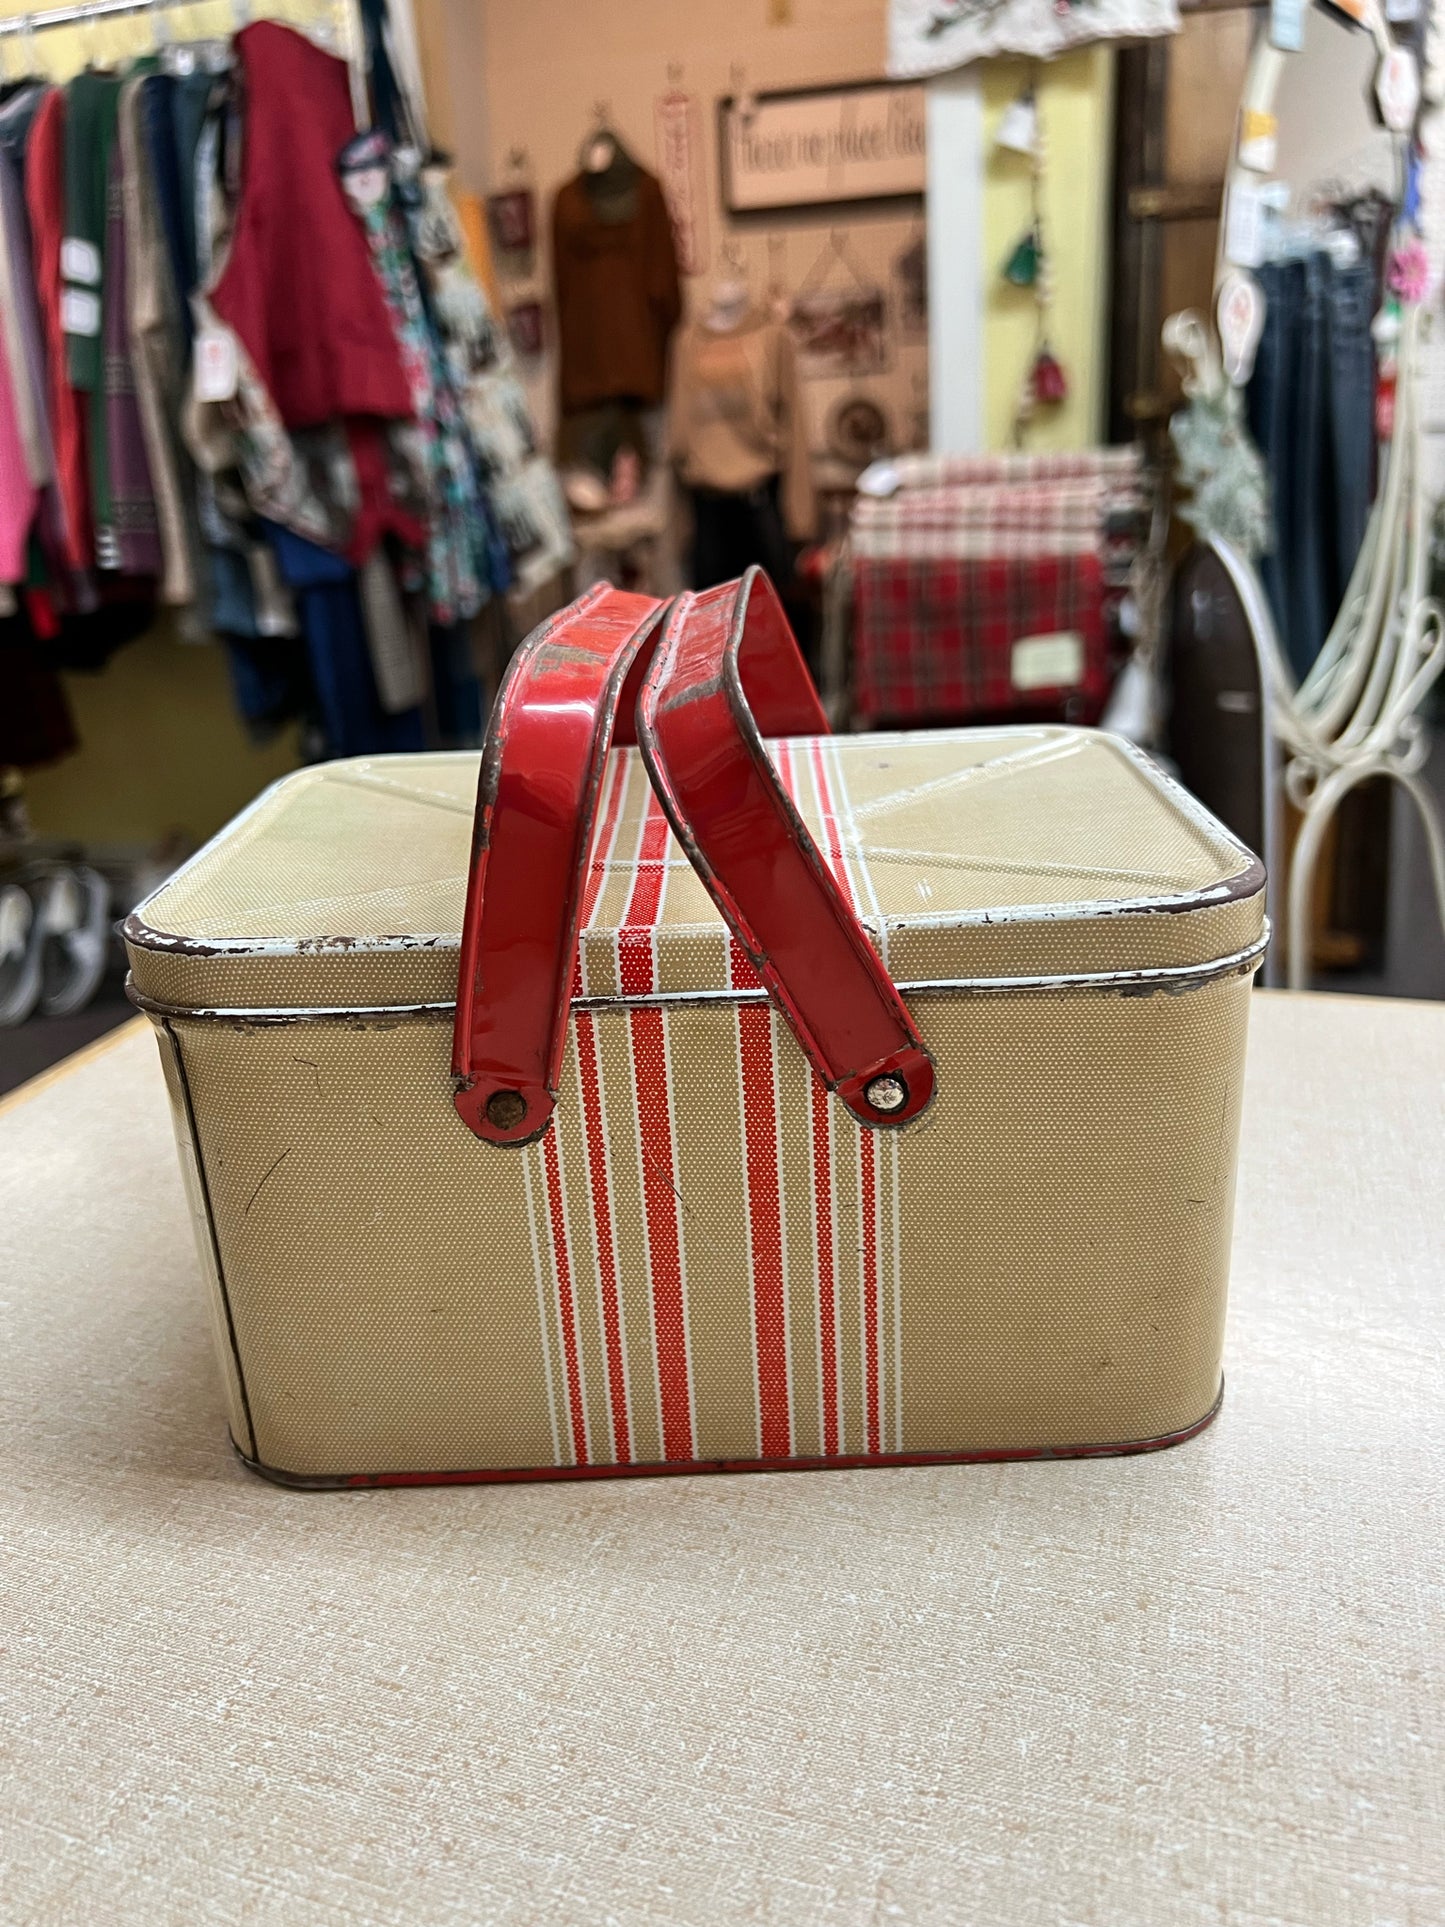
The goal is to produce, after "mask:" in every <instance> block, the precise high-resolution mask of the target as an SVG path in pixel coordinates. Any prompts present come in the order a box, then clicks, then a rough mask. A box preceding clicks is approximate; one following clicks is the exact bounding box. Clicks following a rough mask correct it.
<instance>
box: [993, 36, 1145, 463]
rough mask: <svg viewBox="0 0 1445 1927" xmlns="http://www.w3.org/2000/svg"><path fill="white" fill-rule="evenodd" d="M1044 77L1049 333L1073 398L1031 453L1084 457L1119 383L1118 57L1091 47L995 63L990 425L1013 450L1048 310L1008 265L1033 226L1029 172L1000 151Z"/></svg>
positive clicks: (1032, 443) (1052, 416) (1030, 440)
mask: <svg viewBox="0 0 1445 1927" xmlns="http://www.w3.org/2000/svg"><path fill="white" fill-rule="evenodd" d="M1031 73H1034V74H1035V77H1036V82H1037V86H1036V91H1037V95H1038V102H1039V125H1040V129H1041V131H1042V134H1043V139H1044V177H1043V189H1042V205H1043V219H1044V237H1045V241H1046V243H1047V245H1048V248H1049V253H1050V256H1051V259H1052V263H1053V290H1052V302H1051V307H1050V313H1049V323H1048V326H1049V335H1050V339H1051V342H1052V346H1053V350H1054V353H1055V354H1056V355H1057V356H1058V358H1059V360H1060V361H1061V362H1062V364H1063V367H1064V372H1065V374H1066V375H1067V376H1068V379H1069V394H1068V398H1067V399H1066V400H1065V401H1064V402H1063V403H1061V404H1060V405H1059V406H1058V407H1057V408H1048V409H1040V410H1039V411H1038V413H1037V414H1036V415H1035V417H1034V420H1033V422H1032V424H1031V425H1030V428H1029V431H1028V437H1027V446H1028V447H1030V448H1082V447H1086V446H1087V445H1088V444H1089V443H1090V442H1093V441H1096V440H1098V438H1099V436H1100V434H1101V432H1102V424H1103V419H1104V408H1105V401H1106V396H1105V383H1106V380H1107V376H1108V345H1107V343H1106V341H1105V338H1104V331H1105V328H1106V327H1107V326H1108V300H1107V294H1108V289H1107V275H1106V268H1107V264H1108V259H1109V231H1108V230H1109V192H1110V178H1109V156H1110V142H1111V139H1112V126H1111V122H1112V117H1113V99H1114V56H1113V53H1112V51H1111V50H1110V49H1109V48H1107V47H1103V46H1097V47H1084V48H1080V49H1079V50H1078V51H1077V52H1075V53H1071V54H1065V55H1064V56H1063V57H1062V58H1060V59H1058V60H1054V61H1050V62H1048V63H1047V64H1046V65H1045V66H1043V67H1040V68H1038V69H1037V70H1034V69H1031V68H1030V66H1029V64H1028V63H1027V62H1024V61H1017V60H995V61H990V62H988V64H987V65H986V67H985V68H984V75H983V112H984V133H985V140H986V143H987V146H988V150H989V152H988V161H987V168H988V174H987V184H986V187H985V191H984V203H983V221H984V232H983V248H984V265H985V285H986V286H987V287H988V290H989V293H988V315H987V322H986V326H985V331H984V344H985V354H986V357H987V369H988V386H987V392H986V395H985V406H984V425H985V434H986V437H987V440H988V445H989V447H990V448H1003V447H1006V446H1007V445H1008V444H1009V441H1010V439H1011V430H1012V425H1013V418H1014V409H1015V407H1016V404H1017V400H1018V394H1019V390H1020V388H1021V386H1022V384H1023V381H1024V379H1025V377H1026V375H1027V373H1028V370H1029V368H1030V367H1031V366H1032V364H1033V357H1034V342H1035V335H1036V330H1037V312H1036V309H1035V306H1034V301H1033V295H1032V291H1031V290H1029V289H1025V288H1015V287H1012V286H1011V285H1010V284H1009V283H1008V282H1006V281H1005V280H1004V278H1003V273H1002V269H1003V264H1004V262H1005V261H1006V260H1007V259H1008V257H1009V256H1010V254H1012V252H1013V250H1014V246H1015V244H1016V243H1017V241H1018V240H1019V237H1020V236H1021V235H1022V234H1023V233H1024V232H1025V231H1026V230H1027V228H1028V226H1029V223H1030V220H1031V218H1032V208H1033V196H1032V192H1031V186H1030V170H1029V163H1028V161H1027V160H1025V159H1024V158H1023V157H1022V156H1021V155H1017V154H1011V153H1006V152H1003V151H1001V150H1000V149H998V148H996V147H995V146H994V133H995V130H996V129H997V127H998V123H999V119H1000V117H1001V116H1002V115H1003V113H1004V112H1005V110H1006V109H1007V108H1008V107H1009V106H1010V105H1011V104H1012V102H1013V101H1014V100H1016V99H1017V97H1018V95H1019V94H1020V93H1021V92H1022V91H1023V89H1024V87H1025V86H1026V85H1027V84H1028V81H1029V78H1030V75H1031Z"/></svg>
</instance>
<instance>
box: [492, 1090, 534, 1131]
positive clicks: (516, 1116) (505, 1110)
mask: <svg viewBox="0 0 1445 1927" xmlns="http://www.w3.org/2000/svg"><path fill="white" fill-rule="evenodd" d="M526 1115H527V1100H526V1098H525V1097H523V1095H522V1093H521V1092H520V1091H493V1092H492V1094H491V1096H490V1097H489V1098H488V1099H487V1122H488V1124H490V1125H492V1126H493V1128H494V1129H495V1130H498V1131H513V1130H515V1129H516V1127H517V1126H518V1125H519V1124H520V1123H521V1121H522V1119H523V1118H524V1117H525V1116H526Z"/></svg>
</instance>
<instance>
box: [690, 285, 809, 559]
mask: <svg viewBox="0 0 1445 1927" xmlns="http://www.w3.org/2000/svg"><path fill="white" fill-rule="evenodd" d="M669 446H670V449H671V452H672V458H673V461H674V462H675V463H676V465H677V469H678V472H679V474H680V475H681V476H682V479H683V480H684V481H685V482H686V483H687V484H688V486H689V487H691V488H712V489H721V490H723V491H724V492H725V493H727V494H734V495H744V494H746V493H747V492H748V491H749V490H750V489H754V488H757V487H758V485H759V484H760V483H761V482H765V481H767V480H768V478H769V477H770V476H773V475H779V476H781V477H782V509H783V521H784V523H785V524H786V526H787V531H788V534H789V535H790V536H792V538H793V539H794V541H798V542H803V541H806V540H807V539H808V537H809V536H811V535H812V534H813V532H814V528H815V524H816V519H817V503H816V500H815V498H814V494H813V471H812V465H811V463H810V461H809V457H808V424H807V415H806V409H805V407H804V404H803V396H802V390H801V388H800V385H799V381H798V364H797V356H796V354H795V352H794V349H793V340H792V336H791V335H790V334H789V333H788V331H787V328H786V327H785V326H784V325H783V324H782V323H781V322H779V321H775V320H774V319H773V318H772V316H771V315H768V314H766V313H764V312H763V311H762V310H761V309H751V310H749V312H748V313H747V314H745V315H744V316H743V318H742V320H741V321H740V322H739V323H738V325H737V326H736V327H735V328H731V329H727V330H724V331H719V330H718V329H715V328H710V327H709V326H708V325H707V324H706V322H700V321H694V322H690V323H689V324H688V326H687V327H686V328H684V329H683V331H682V333H681V334H680V335H679V337H678V339H677V342H676V344H675V346H674V348H673V361H672V401H671V409H670V417H669Z"/></svg>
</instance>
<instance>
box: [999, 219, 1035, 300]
mask: <svg viewBox="0 0 1445 1927" xmlns="http://www.w3.org/2000/svg"><path fill="white" fill-rule="evenodd" d="M1043 252H1044V251H1043V244H1042V243H1041V241H1040V240H1039V231H1038V229H1037V228H1036V227H1031V228H1030V229H1029V231H1028V233H1027V234H1025V235H1023V236H1022V237H1021V238H1020V240H1019V241H1018V242H1017V243H1016V244H1015V247H1014V251H1013V253H1012V254H1011V255H1010V256H1009V258H1008V260H1007V261H1006V262H1005V263H1004V270H1003V278H1004V280H1005V281H1007V282H1008V283H1009V285H1010V286H1011V287H1015V288H1031V287H1032V286H1033V285H1034V283H1035V282H1036V281H1037V280H1038V278H1039V268H1040V266H1041V265H1042V262H1043Z"/></svg>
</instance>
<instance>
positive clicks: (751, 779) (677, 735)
mask: <svg viewBox="0 0 1445 1927" xmlns="http://www.w3.org/2000/svg"><path fill="white" fill-rule="evenodd" d="M790 655H791V658H792V661H793V662H794V663H795V664H796V665H797V668H798V669H799V670H801V671H802V673H803V674H804V675H805V676H806V673H807V672H806V670H804V669H803V665H802V661H801V658H800V657H799V656H798V650H797V644H796V643H795V642H794V641H793V639H792V634H791V632H790V630H789V628H788V622H787V618H786V616H785V615H784V614H783V610H782V606H781V605H780V603H779V602H778V599H777V596H776V594H775V593H774V591H773V588H772V585H771V584H770V583H769V581H768V579H767V577H766V576H765V575H764V574H763V573H762V571H761V570H759V569H750V570H749V571H748V573H747V574H746V575H745V576H744V577H743V579H742V581H741V582H733V583H729V584H728V585H727V586H726V587H725V588H722V589H714V590H710V591H709V592H708V593H706V594H704V595H683V596H679V598H678V599H677V601H676V602H675V603H674V604H673V606H672V610H671V612H670V614H669V616H668V618H667V621H666V623H665V625H664V627H663V631H662V637H661V640H660V642H659V643H658V644H657V645H656V648H655V653H654V655H653V660H652V666H651V669H650V671H649V672H648V675H647V678H646V681H645V682H644V683H643V686H642V695H641V698H640V700H639V704H638V728H637V735H638V741H639V743H640V745H641V748H642V754H643V757H644V759H645V761H646V763H647V768H648V772H649V774H650V775H651V777H652V782H653V787H654V789H655V790H656V791H657V794H658V798H659V800H660V801H661V803H662V806H663V808H664V810H665V811H666V812H667V816H668V819H669V821H670V822H671V824H672V828H673V832H674V834H675V835H676V837H677V839H678V841H679V842H680V843H681V844H682V846H683V848H684V849H685V850H686V851H687V854H688V856H689V858H690V859H691V861H692V865H693V868H694V869H695V870H696V871H697V873H698V875H699V876H700V877H701V878H702V880H703V882H704V883H705V884H706V885H707V888H708V891H709V893H710V895H711V896H712V899H713V902H714V903H715V904H716V905H717V907H718V909H719V910H720V911H721V912H722V914H723V916H724V917H725V918H726V920H727V922H728V925H729V926H730V928H731V929H732V931H733V934H734V935H735V936H736V937H737V939H738V941H739V943H740V944H741V945H742V946H743V948H744V950H745V951H746V952H747V954H748V956H749V957H750V958H751V960H752V962H753V964H754V966H755V968H756V969H757V971H758V974H759V975H760V976H761V978H762V980H763V982H764V983H765V984H766V986H767V988H768V992H769V995H770V996H771V997H772V999H773V1001H774V1003H775V1004H776V1005H777V1006H778V1008H779V1009H780V1010H781V1011H782V1013H783V1015H784V1016H785V1017H786V1018H787V1021H788V1023H789V1025H790V1026H791V1028H792V1031H793V1035H794V1036H795V1037H796V1038H797V1040H798V1042H799V1043H800V1044H801V1045H802V1047H803V1049H804V1051H805V1052H806V1053H807V1056H808V1060H809V1062H810V1063H811V1064H812V1066H813V1068H814V1070H816V1071H817V1073H818V1075H819V1077H821V1078H822V1079H823V1081H824V1083H825V1084H827V1086H828V1087H829V1089H830V1090H834V1091H836V1092H837V1094H838V1096H839V1097H840V1098H841V1099H842V1101H843V1103H844V1104H845V1105H846V1106H847V1108H848V1109H849V1110H850V1111H851V1112H852V1114H853V1116H854V1117H856V1118H857V1119H858V1121H859V1122H860V1123H862V1124H869V1125H899V1124H907V1123H910V1122H911V1121H912V1120H913V1119H914V1118H915V1117H917V1116H918V1115H919V1114H920V1112H922V1111H923V1110H924V1109H925V1108H926V1107H927V1105H928V1103H929V1100H930V1099H931V1098H932V1096H933V1060H932V1058H931V1057H930V1056H929V1054H928V1052H927V1051H926V1050H925V1049H924V1047H923V1041H922V1039H921V1038H920V1036H919V1034H918V1031H917V1028H916V1027H915V1025H914V1022H913V1019H912V1018H911V1017H910V1016H909V1014H908V1009H907V1006H906V1005H905V1004H904V1002H903V999H902V998H901V997H900V996H899V994H898V991H897V989H896V988H895V986H894V984H893V980H892V979H891V978H890V977H889V975H888V972H887V971H886V970H885V969H884V967H883V965H882V962H881V961H880V960H879V957H878V955H877V952H876V951H875V950H874V949H873V946H872V944H870V943H869V941H868V937H867V933H866V932H865V931H864V929H863V926H862V925H861V924H860V923H859V921H858V919H857V917H856V916H855V915H854V913H853V910H852V908H851V906H850V905H849V904H848V902H847V901H846V899H845V898H844V896H843V892H842V890H841V889H840V887H839V884H838V881H837V879H836V878H835V877H834V875H833V872H832V871H831V870H830V869H829V868H828V865H827V864H826V863H825V861H824V860H823V856H822V853H821V852H820V851H819V849H818V846H817V844H816V843H814V841H813V839H812V837H811V836H810V835H809V834H808V830H807V827H806V825H805V824H804V823H803V821H802V819H801V818H800V817H799V815H798V813H797V811H796V810H795V809H794V808H793V805H792V801H791V799H790V798H789V796H788V794H787V792H786V790H785V789H784V788H783V786H782V784H781V783H780V782H779V780H778V776H777V772H776V771H775V770H774V768H773V765H772V763H771V762H770V761H769V758H768V754H767V751H766V750H765V749H764V747H763V742H762V737H761V735H760V733H759V731H758V727H757V723H756V721H755V720H754V717H753V713H752V711H751V710H750V709H749V707H748V698H747V696H746V695H744V683H745V682H746V683H747V685H748V688H749V692H750V693H751V690H752V688H753V686H754V681H755V679H757V680H760V681H761V682H763V684H764V685H765V686H769V687H770V686H771V684H772V681H773V678H774V677H775V676H776V675H777V674H779V673H780V670H779V667H778V665H780V664H782V663H784V662H785V661H787V659H788V658H789V656H790ZM813 708H814V710H815V711H817V698H816V696H815V697H814V699H813ZM817 713H818V721H817V722H815V723H814V724H812V725H811V728H810V730H809V733H826V729H827V725H826V723H825V722H823V720H822V715H821V711H817Z"/></svg>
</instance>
